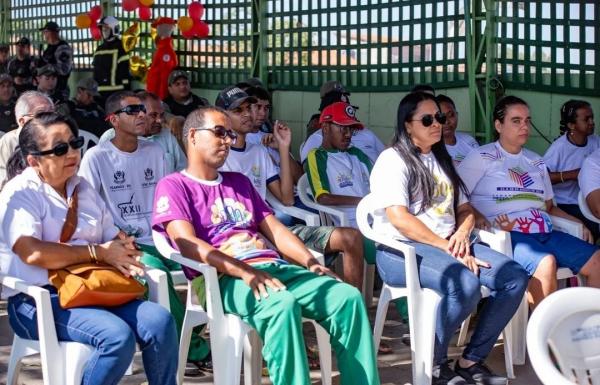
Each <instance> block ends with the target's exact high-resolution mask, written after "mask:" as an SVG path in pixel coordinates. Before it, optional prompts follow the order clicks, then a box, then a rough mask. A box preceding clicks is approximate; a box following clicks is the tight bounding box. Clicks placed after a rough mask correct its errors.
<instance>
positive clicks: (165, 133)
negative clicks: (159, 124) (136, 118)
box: [100, 127, 187, 174]
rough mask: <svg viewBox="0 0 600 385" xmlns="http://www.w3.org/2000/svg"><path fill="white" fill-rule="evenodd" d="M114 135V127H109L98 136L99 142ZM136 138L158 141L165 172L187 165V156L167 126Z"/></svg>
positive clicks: (180, 168) (178, 169)
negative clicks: (164, 163)
mask: <svg viewBox="0 0 600 385" xmlns="http://www.w3.org/2000/svg"><path fill="white" fill-rule="evenodd" d="M114 137H115V129H114V128H110V129H108V130H106V131H105V132H104V134H102V136H101V137H100V143H102V142H106V141H109V140H111V139H112V138H114ZM138 139H141V140H149V141H151V142H154V143H158V144H159V145H160V146H161V147H162V149H163V151H164V152H165V154H164V155H165V162H166V163H167V174H170V173H172V172H175V171H181V170H183V169H184V168H186V167H187V157H186V156H185V153H184V152H183V150H182V149H181V147H180V146H179V143H177V138H175V136H174V135H173V134H172V133H171V131H170V130H169V129H168V128H166V127H165V128H163V129H162V130H161V131H160V132H159V133H158V134H156V135H152V136H147V137H146V136H138Z"/></svg>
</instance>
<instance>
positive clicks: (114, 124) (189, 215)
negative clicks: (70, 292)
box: [0, 64, 600, 385]
mask: <svg viewBox="0 0 600 385" xmlns="http://www.w3.org/2000/svg"><path fill="white" fill-rule="evenodd" d="M36 75H37V84H38V86H37V89H36V90H27V91H25V92H23V93H22V94H21V95H20V96H19V97H18V99H16V100H13V99H12V95H13V92H14V90H13V89H14V87H15V84H14V83H13V79H12V77H11V76H9V75H0V104H1V106H0V107H1V108H5V107H6V111H8V113H7V114H2V115H3V116H2V118H1V119H0V124H1V127H0V128H1V129H2V130H4V131H6V133H5V135H4V136H2V137H1V138H0V179H1V180H2V186H3V187H2V190H1V191H0V201H2V202H3V205H2V206H1V207H0V226H1V231H0V260H1V271H2V272H3V273H5V274H8V275H11V276H15V277H17V278H20V279H22V280H24V281H25V282H27V283H29V284H32V285H38V286H42V287H44V288H46V289H48V290H49V291H50V295H51V300H52V307H53V311H54V318H55V323H56V328H57V335H58V338H59V339H60V340H65V341H77V342H82V343H85V344H88V345H91V346H92V347H93V348H94V352H93V356H92V358H91V359H90V361H89V362H90V363H89V364H88V365H87V366H86V367H85V370H84V373H83V380H82V383H83V384H108V383H110V384H112V383H117V382H118V381H119V379H120V378H121V377H122V376H123V375H124V373H125V371H126V369H127V365H128V364H129V362H130V361H131V357H132V355H133V354H134V352H135V345H136V342H137V343H138V344H139V345H140V350H141V351H142V357H143V361H144V368H145V370H146V374H147V377H148V382H149V384H161V385H165V384H175V383H176V370H177V366H178V362H177V357H178V354H177V349H178V340H179V338H178V335H180V333H181V328H182V323H183V317H184V314H185V304H184V303H183V302H182V301H181V300H180V299H179V297H178V295H177V292H176V290H175V287H174V285H173V279H172V276H171V272H173V271H176V270H181V269H182V266H179V265H178V264H176V263H174V262H172V261H171V260H169V259H167V258H165V257H164V256H162V255H161V253H160V252H159V251H158V250H157V249H156V247H155V245H154V242H153V237H152V232H153V231H157V232H158V233H161V234H163V235H164V236H165V237H167V239H168V240H169V241H170V243H171V244H172V245H173V246H174V247H176V248H177V249H178V250H179V251H180V252H181V253H182V255H183V256H184V257H186V258H190V259H193V260H196V261H199V262H202V263H206V264H209V265H211V266H213V267H215V268H216V269H217V271H218V273H219V274H220V279H219V286H220V292H221V297H222V300H223V310H224V311H225V312H226V313H232V314H236V315H238V316H239V317H240V318H241V319H242V320H243V321H244V322H246V323H247V324H249V325H250V326H252V327H253V328H254V329H256V331H257V332H258V335H259V336H260V337H261V339H262V341H263V350H262V353H263V357H264V358H265V360H266V363H267V368H268V373H269V375H270V377H271V380H272V382H273V383H274V384H277V385H280V384H281V385H283V384H298V385H300V384H308V383H309V382H310V379H309V362H308V360H307V354H306V350H305V343H304V339H303V332H302V318H309V319H314V320H316V321H317V322H319V324H321V325H322V326H323V327H324V328H325V330H326V331H327V332H328V333H329V335H330V339H331V346H332V348H333V350H334V352H335V354H336V358H337V366H338V368H339V370H340V382H341V383H342V384H357V385H358V384H360V385H363V384H379V374H378V370H377V361H376V351H375V349H374V346H373V339H372V334H371V327H370V325H369V320H368V318H367V311H366V308H365V305H364V302H363V300H362V297H361V294H360V291H359V290H361V289H363V275H364V271H365V265H366V264H376V267H377V271H378V273H379V275H380V277H381V279H382V280H383V281H384V282H385V283H386V284H388V285H390V286H404V285H405V284H406V277H405V270H404V255H403V254H402V253H401V252H399V251H397V250H394V249H391V248H387V247H383V246H380V245H376V244H375V243H373V242H372V241H370V240H368V239H366V238H365V237H363V236H362V234H361V233H360V231H359V229H358V225H357V221H356V206H357V205H358V203H359V202H360V201H361V199H362V198H363V197H365V196H366V195H367V194H373V195H374V196H376V197H377V201H378V202H379V207H378V209H377V210H376V211H375V212H374V213H373V221H374V223H373V226H374V228H375V229H376V230H377V231H378V232H381V233H382V234H385V235H386V236H389V237H394V238H396V239H399V240H400V241H401V242H404V243H406V244H408V245H410V246H412V247H414V249H415V250H416V255H417V258H418V265H419V268H418V270H419V279H420V283H421V285H422V287H425V288H429V289H432V290H434V291H436V292H437V293H439V294H440V296H441V303H440V307H439V311H438V315H437V320H436V330H435V333H436V339H435V346H434V355H433V358H432V359H433V365H434V366H433V368H434V370H433V383H434V384H436V385H442V384H453V385H457V384H507V381H508V380H507V379H506V378H505V377H503V376H501V375H499V374H496V373H494V372H492V371H491V370H490V369H489V367H488V366H487V365H486V364H485V361H486V359H487V357H488V355H489V354H490V352H491V350H492V348H493V346H494V343H495V342H496V340H497V339H498V336H499V335H500V333H501V332H502V330H503V329H504V328H505V326H506V325H507V323H508V322H509V321H510V319H511V318H512V316H513V314H514V313H515V311H516V310H517V308H518V306H519V304H520V303H521V301H522V299H523V296H524V295H525V293H526V292H527V293H528V294H527V295H528V298H529V302H530V306H531V307H532V308H534V307H535V306H536V305H537V304H539V303H540V301H541V300H542V299H543V298H545V297H546V296H548V295H549V294H550V293H552V292H553V291H555V290H556V289H557V280H556V272H557V269H558V268H560V267H567V268H569V269H571V271H572V272H573V273H575V274H580V275H581V276H582V277H584V278H585V282H586V284H587V285H589V286H593V287H600V251H599V250H600V249H599V248H598V247H597V246H596V245H595V244H594V242H595V240H596V239H597V237H598V235H599V233H600V231H599V229H598V224H597V223H595V222H593V221H590V220H588V219H587V218H585V216H584V215H583V213H582V211H581V210H580V209H579V206H578V199H579V196H580V194H581V195H582V196H583V199H584V200H585V202H587V204H588V206H589V208H590V211H591V212H592V213H593V214H594V215H595V216H597V217H600V140H599V139H598V137H597V136H595V135H594V121H593V112H592V109H591V106H590V105H589V104H588V103H586V102H584V101H577V100H572V101H569V102H567V103H565V105H564V106H563V107H562V108H561V111H560V113H561V133H562V135H561V136H560V137H559V138H558V139H557V140H556V141H555V142H554V143H553V144H552V145H551V146H550V148H549V149H548V151H547V153H546V154H545V156H544V157H541V156H539V155H538V154H536V153H534V152H532V151H530V150H527V149H525V148H524V145H525V144H526V142H527V140H528V137H529V130H530V125H531V115H530V110H529V107H528V105H527V103H526V102H525V101H524V100H522V99H519V98H517V97H515V96H506V97H504V98H502V99H500V100H499V101H498V102H497V104H496V106H495V109H494V114H493V123H494V128H495V131H496V132H497V140H495V141H494V142H492V143H488V144H484V145H482V146H479V144H478V143H477V141H476V140H475V139H474V138H473V137H471V136H469V135H468V134H466V133H464V132H457V126H458V111H457V108H456V105H455V103H454V101H453V100H452V99H451V98H450V97H448V96H446V95H437V96H436V95H435V92H434V91H433V89H432V88H431V87H420V88H418V89H416V90H414V91H412V92H410V93H409V94H408V95H406V96H405V97H404V98H402V100H401V101H400V103H399V105H398V110H397V115H396V119H395V122H394V123H395V127H396V128H395V132H394V135H393V139H392V140H391V142H390V144H389V146H387V148H386V146H385V145H384V144H383V142H382V141H381V140H380V139H379V138H378V137H377V136H376V135H375V133H374V132H373V131H371V130H370V129H369V128H368V127H366V126H365V125H364V124H363V123H362V122H361V121H360V120H359V118H358V115H359V112H358V111H359V108H358V107H357V106H353V105H352V104H351V103H350V98H349V95H350V93H349V92H348V91H347V90H346V88H345V87H344V86H343V85H342V84H341V83H340V82H338V81H328V82H325V83H324V84H323V86H322V87H321V90H320V99H321V103H320V107H319V110H320V113H319V114H316V115H313V116H312V117H311V119H310V122H309V127H310V128H311V132H310V133H309V135H308V136H307V138H306V140H305V141H304V143H303V144H302V145H301V146H300V156H299V159H300V160H296V158H295V157H294V156H293V155H292V150H291V148H292V131H291V129H290V128H289V127H288V126H287V125H286V124H285V123H284V122H283V121H282V120H275V121H273V120H272V118H271V103H272V99H271V95H270V93H269V92H268V91H267V89H266V87H264V86H263V84H262V83H260V81H259V80H258V79H255V78H253V79H249V80H248V81H246V82H242V83H239V84H237V85H231V86H229V87H226V88H225V89H223V90H222V91H221V92H220V93H219V94H218V97H217V99H216V101H215V104H214V106H213V105H210V103H209V102H208V101H207V100H206V99H204V98H201V97H198V96H196V95H194V94H193V93H192V91H191V88H190V83H189V75H188V74H187V73H186V72H185V71H183V70H179V69H177V70H175V71H173V72H172V73H171V75H170V76H169V78H168V84H169V96H168V97H167V98H166V99H165V100H160V99H159V98H158V97H157V96H156V95H154V94H152V93H148V92H146V91H140V92H132V91H118V92H115V93H112V94H111V95H110V96H108V97H107V98H106V103H105V105H103V106H100V105H99V104H98V103H97V102H96V98H97V97H98V96H99V94H98V84H97V83H96V82H95V81H94V80H93V79H83V80H81V81H80V82H78V83H77V90H76V96H75V99H74V100H71V101H68V100H65V99H64V98H63V92H62V90H60V89H59V90H58V91H55V90H56V85H57V71H56V69H55V68H54V67H53V66H52V65H51V64H48V65H46V66H43V67H40V68H37V69H36ZM8 95H10V96H11V97H9V96H8ZM11 114H12V115H11ZM4 115H6V116H4ZM9 116H14V121H10V122H8V120H10V119H8V118H7V117H9ZM3 119H4V120H3ZM5 120H6V122H5ZM80 130H85V131H88V132H90V133H93V134H95V135H96V136H98V137H100V140H99V143H98V144H97V145H96V146H95V147H92V148H90V149H86V148H83V150H84V151H82V147H83V146H84V140H83V138H82V137H81V136H80V134H81V133H80ZM389 136H390V137H391V136H392V134H391V133H390V135H389ZM386 139H387V138H386ZM82 152H84V153H83V156H82ZM303 174H306V177H307V179H308V182H309V186H310V190H311V192H312V196H313V197H314V200H315V202H316V203H318V204H321V205H324V206H333V207H336V206H337V207H336V208H338V209H339V210H340V211H341V212H343V213H345V215H346V218H347V223H341V222H340V221H339V220H338V219H336V218H334V223H333V226H307V225H306V223H304V222H302V220H301V219H298V218H293V217H292V216H290V215H289V214H288V213H286V212H279V211H275V212H274V210H273V209H272V208H271V206H270V205H269V202H270V203H271V204H273V202H275V201H279V203H280V204H283V206H295V207H296V208H299V209H302V210H305V211H307V212H310V213H314V211H313V210H312V209H311V208H308V207H306V206H305V205H304V204H303V203H302V202H301V201H300V199H299V198H298V196H297V191H296V185H297V183H298V180H299V179H300V178H301V177H302V176H303ZM284 211H285V210H284ZM73 212H74V213H75V215H74V220H75V226H74V229H73V232H72V233H71V234H69V235H68V236H65V234H64V232H65V231H64V228H65V227H67V226H66V223H67V222H68V221H69V220H73V218H71V219H69V216H70V213H73ZM553 217H562V218H566V219H569V220H571V221H574V222H577V223H581V224H582V226H583V235H584V236H583V239H578V238H575V237H573V236H571V235H568V234H566V233H563V232H561V231H557V230H554V229H553V224H552V223H553ZM342 225H343V226H342ZM491 228H496V229H501V230H504V231H507V232H509V233H510V237H511V240H512V256H511V257H508V256H506V255H503V254H501V253H499V252H497V251H494V250H492V249H491V248H489V247H488V246H487V245H485V244H483V243H481V242H480V240H479V239H478V237H477V231H476V229H482V230H486V229H491ZM61 229H63V230H62V231H61ZM309 250H314V251H318V252H320V253H322V254H323V255H324V256H325V264H324V265H322V264H321V263H319V261H318V260H317V259H316V258H315V257H314V256H313V255H312V254H311V252H310V251H309ZM340 255H341V258H342V265H343V269H342V271H341V272H340V273H341V274H340V276H341V277H338V276H337V275H336V274H335V273H334V272H333V271H332V270H330V266H332V264H333V261H334V260H335V259H336V258H338V257H339V256H340ZM85 262H93V263H102V264H107V265H111V266H114V267H116V268H117V269H118V270H119V271H121V272H122V273H123V274H124V275H126V276H139V277H141V276H143V275H144V270H143V267H144V266H147V267H151V268H154V269H160V270H162V271H164V272H166V273H167V276H168V283H169V285H168V286H169V302H170V310H171V315H169V314H168V312H167V311H165V310H164V309H163V308H162V307H160V306H159V305H157V304H154V303H151V302H148V301H143V300H141V299H140V300H134V301H131V302H128V303H126V304H124V305H119V306H114V307H102V306H91V307H75V308H62V307H61V305H60V304H59V299H58V293H57V290H56V288H55V287H53V286H52V285H51V284H50V282H49V280H48V271H49V270H53V269H61V268H64V267H66V266H70V265H74V264H79V263H85ZM183 272H184V274H185V276H186V278H187V279H188V280H190V281H193V282H195V281H196V279H197V277H198V276H199V275H200V273H199V272H197V271H194V270H192V269H190V268H187V267H186V266H183ZM482 285H483V286H486V287H488V288H489V289H490V290H491V292H492V295H491V296H490V297H489V298H488V299H487V301H486V302H485V304H484V305H483V307H482V309H481V311H480V314H479V317H478V324H477V326H476V327H475V330H474V333H473V336H472V338H471V340H470V342H469V343H468V344H467V346H466V347H465V349H464V350H463V352H462V354H461V356H460V358H459V359H458V360H457V362H456V363H455V364H454V365H453V366H451V365H450V361H449V360H448V347H449V344H450V340H451V338H452V337H453V335H454V333H455V331H456V330H457V328H459V327H460V325H461V323H462V322H463V321H464V320H465V319H466V318H467V317H468V316H469V315H470V314H471V313H472V312H473V311H474V310H475V309H476V308H477V306H478V304H479V302H480V299H481V294H480V288H481V286H482ZM194 287H196V288H197V287H198V285H194ZM4 294H5V295H6V296H8V314H9V320H10V324H11V326H12V328H13V330H14V332H15V333H16V334H17V335H19V336H21V337H22V338H28V339H35V338H37V336H38V332H37V325H36V307H35V303H34V302H33V300H32V299H31V297H29V296H28V295H26V294H23V293H13V292H10V291H4ZM397 307H398V310H399V311H401V312H402V307H401V306H397ZM403 316H404V317H406V315H405V314H403ZM98 320H101V322H98ZM213 342H214V341H213ZM216 343H218V342H216ZM211 359H212V357H211V355H210V344H209V343H208V342H207V341H206V340H205V339H204V338H203V337H202V333H199V332H198V331H196V332H195V333H193V334H192V340H191V343H190V348H189V351H188V356H187V361H188V364H189V367H188V370H187V371H186V373H188V374H192V373H196V372H198V371H206V370H211Z"/></svg>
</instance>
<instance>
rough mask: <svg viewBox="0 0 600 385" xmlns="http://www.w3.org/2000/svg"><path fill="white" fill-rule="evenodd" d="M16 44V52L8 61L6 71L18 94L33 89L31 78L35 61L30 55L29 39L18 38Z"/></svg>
mask: <svg viewBox="0 0 600 385" xmlns="http://www.w3.org/2000/svg"><path fill="white" fill-rule="evenodd" d="M16 45H17V53H16V55H15V56H13V57H12V58H11V59H10V60H9V61H8V65H7V71H8V74H9V75H10V76H12V77H13V80H14V82H15V89H16V90H17V94H19V95H20V94H21V93H23V92H25V91H27V90H29V89H34V87H32V85H31V80H32V79H31V78H32V76H33V71H34V68H35V63H34V61H33V59H32V57H31V41H30V40H29V39H28V38H27V37H22V38H20V39H19V41H18V42H17V44H16Z"/></svg>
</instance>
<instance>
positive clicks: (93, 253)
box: [87, 243, 98, 263]
mask: <svg viewBox="0 0 600 385" xmlns="http://www.w3.org/2000/svg"><path fill="white" fill-rule="evenodd" d="M87 247H88V252H89V253H90V259H91V260H92V263H98V256H97V255H96V245H95V244H94V243H88V245H87Z"/></svg>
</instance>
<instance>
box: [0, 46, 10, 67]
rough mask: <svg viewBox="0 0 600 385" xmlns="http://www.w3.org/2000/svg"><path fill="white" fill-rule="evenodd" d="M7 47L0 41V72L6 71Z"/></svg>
mask: <svg viewBox="0 0 600 385" xmlns="http://www.w3.org/2000/svg"><path fill="white" fill-rule="evenodd" d="M8 49H9V48H8V44H4V43H0V74H5V73H7V72H6V69H7V68H6V66H7V64H8Z"/></svg>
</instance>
